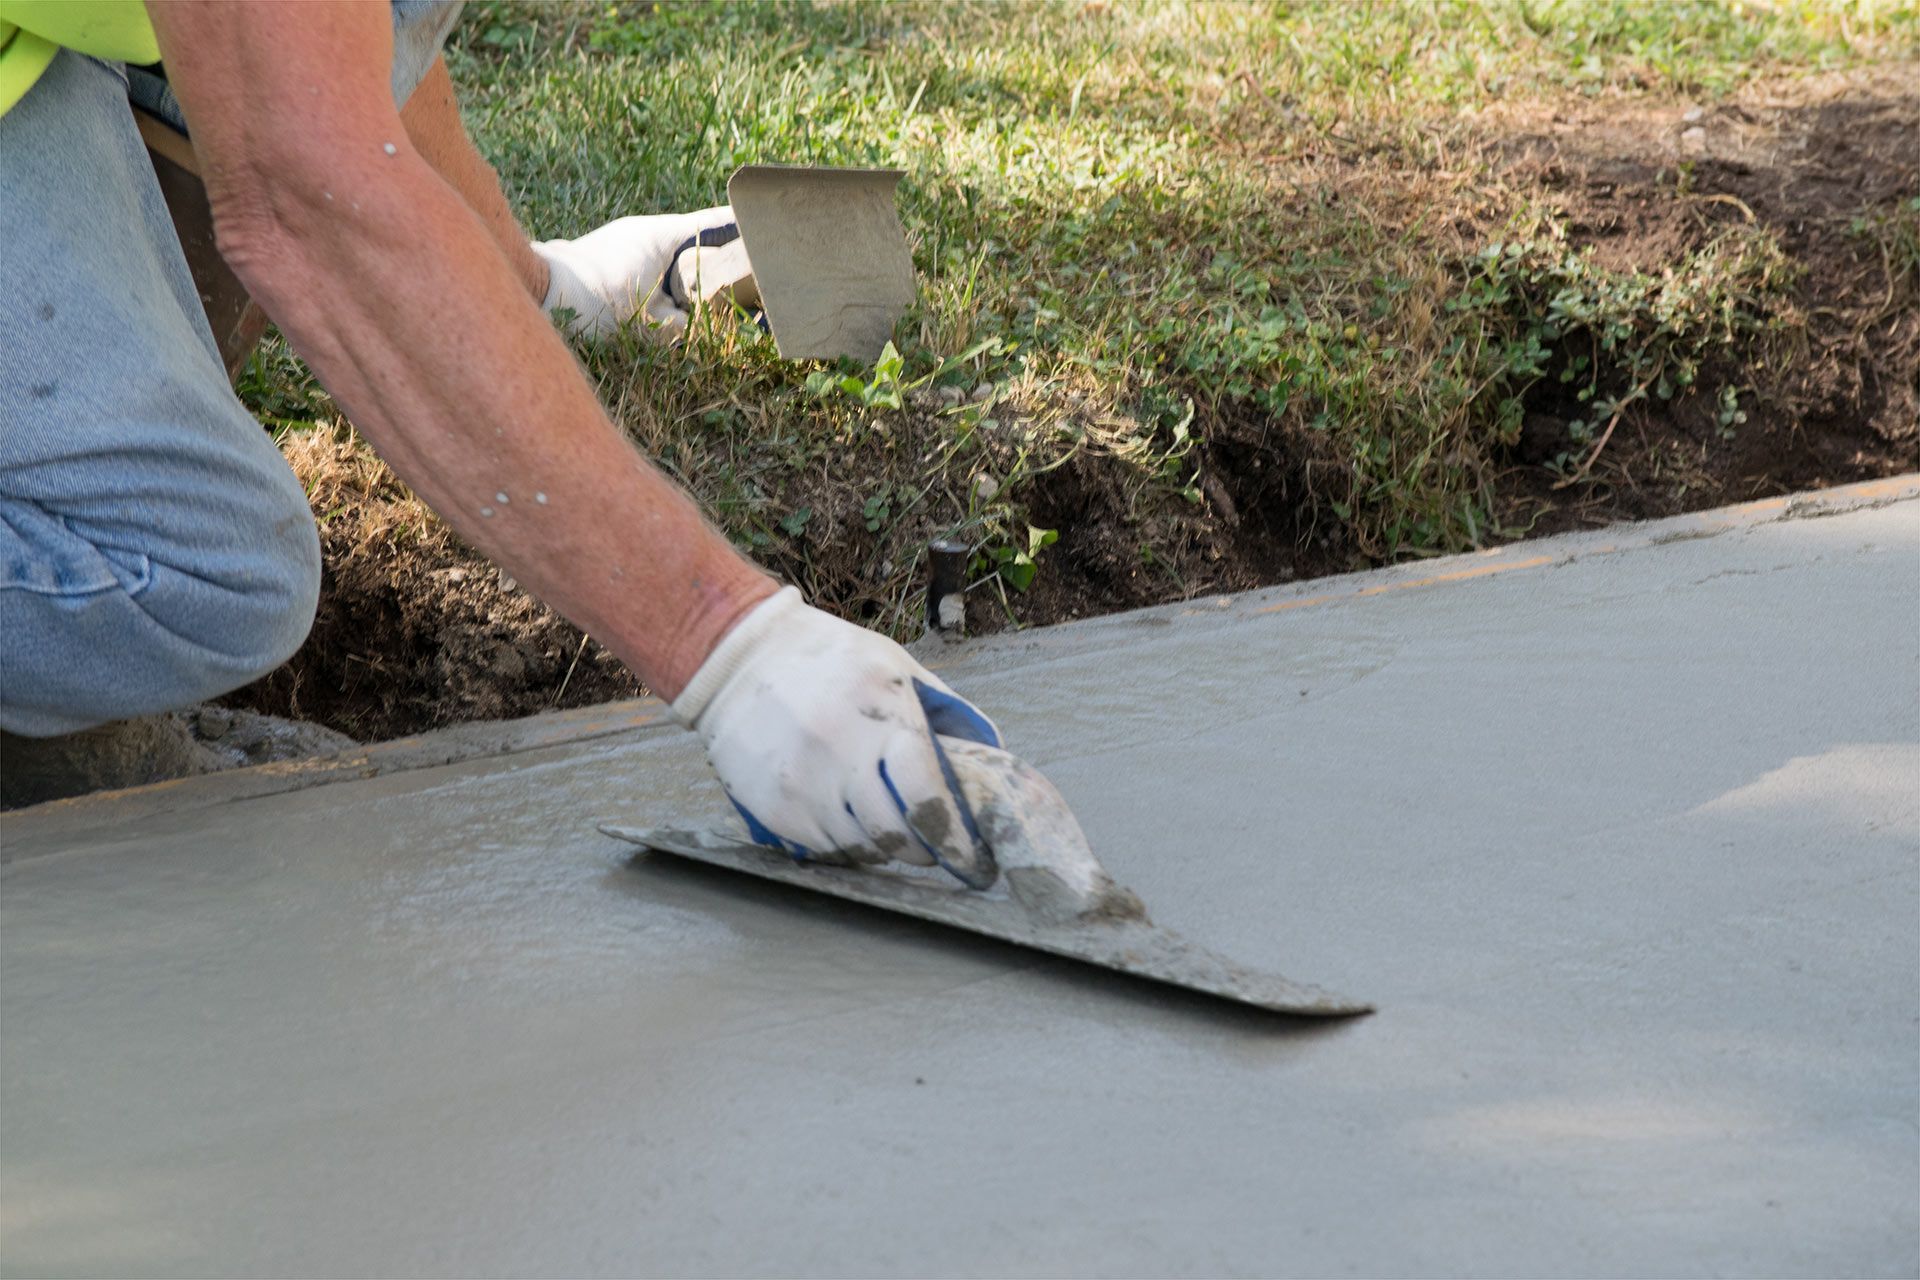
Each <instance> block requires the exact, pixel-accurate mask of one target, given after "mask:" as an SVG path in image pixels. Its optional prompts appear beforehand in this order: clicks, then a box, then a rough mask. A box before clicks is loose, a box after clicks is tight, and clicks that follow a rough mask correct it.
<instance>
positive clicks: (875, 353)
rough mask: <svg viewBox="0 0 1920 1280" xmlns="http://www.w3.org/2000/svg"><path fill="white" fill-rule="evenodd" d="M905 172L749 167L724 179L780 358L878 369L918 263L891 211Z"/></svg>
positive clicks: (910, 294)
mask: <svg viewBox="0 0 1920 1280" xmlns="http://www.w3.org/2000/svg"><path fill="white" fill-rule="evenodd" d="M900 173H901V171H900V170H898V169H825V168H815V167H809V166H796V165H774V164H750V165H745V166H743V167H742V168H740V169H738V170H737V171H735V173H734V175H733V177H731V178H729V179H728V180H727V200H728V202H729V203H730V204H732V206H733V216H734V220H735V221H736V222H738V223H739V224H740V237H741V239H742V240H744V241H745V242H746V249H747V253H748V254H749V255H750V256H751V257H752V260H753V278H754V280H755V282H756V283H757V284H758V285H759V289H760V303H761V306H762V307H763V308H764V309H765V311H766V315H767V324H768V327H770V328H771V329H772V330H773V340H774V344H775V345H776V346H778V347H779V349H780V354H781V356H782V357H783V358H785V359H788V360H806V359H821V360H833V359H837V358H838V357H840V356H852V357H853V358H854V359H856V360H859V361H860V362H861V363H863V364H872V363H873V362H874V360H876V359H878V358H879V355H880V352H881V351H882V350H883V349H884V348H885V347H886V345H887V343H888V342H889V341H890V340H891V339H892V337H893V326H894V324H895V322H896V321H898V320H899V319H900V317H901V315H902V314H904V313H905V311H906V309H907V308H908V307H909V306H911V305H912V303H913V298H914V280H913V255H912V254H911V253H909V252H908V250H907V237H906V233H905V232H904V231H902V230H901V228H900V215H899V214H898V213H896V212H895V211H894V207H893V189H894V187H896V186H897V185H899V182H900Z"/></svg>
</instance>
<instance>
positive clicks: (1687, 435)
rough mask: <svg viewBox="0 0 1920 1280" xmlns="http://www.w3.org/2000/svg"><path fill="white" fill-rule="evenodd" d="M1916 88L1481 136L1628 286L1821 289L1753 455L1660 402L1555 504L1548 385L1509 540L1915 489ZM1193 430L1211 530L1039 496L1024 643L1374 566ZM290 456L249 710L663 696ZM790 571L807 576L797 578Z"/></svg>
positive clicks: (1780, 90) (1078, 479) (1857, 80)
mask: <svg viewBox="0 0 1920 1280" xmlns="http://www.w3.org/2000/svg"><path fill="white" fill-rule="evenodd" d="M1916 84H1920V69H1916V68H1915V67H1913V66H1911V65H1908V66H1894V67H1885V68H1873V69H1867V70H1863V71H1856V72H1851V73H1845V74H1834V75H1827V76H1816V77H1811V78H1803V79H1796V80H1780V81H1773V82H1758V83H1756V84H1754V85H1751V86H1749V87H1748V89H1747V90H1745V91H1743V92H1742V93H1740V94H1738V95H1735V96H1734V97H1733V98H1732V99H1729V100H1727V101H1724V102H1722V103H1720V104H1718V105H1716V106H1712V107H1708V108H1704V109H1697V108H1693V107H1692V106H1690V104H1688V103H1686V102H1684V101H1678V100H1675V101H1668V102H1665V103H1659V104H1653V105H1635V106H1631V107H1628V108H1626V109H1623V108H1622V106H1621V104H1619V103H1617V102H1608V103H1598V102H1596V103H1593V104H1591V105H1582V106H1575V107H1568V106H1566V105H1565V104H1562V105H1561V106H1560V107H1559V108H1557V109H1556V111H1555V112H1554V113H1553V114H1549V115H1542V114H1541V112H1540V110H1539V109H1538V108H1537V107H1534V108H1524V109H1522V108H1516V109H1514V110H1513V111H1511V112H1506V113H1503V112H1500V111H1490V112H1487V113H1485V115H1484V117H1483V119H1482V120H1481V121H1480V122H1479V124H1478V125H1477V126H1476V127H1477V128H1478V129H1479V130H1480V132H1481V135H1482V137H1481V139H1480V142H1481V146H1482V150H1483V154H1486V155H1488V156H1490V157H1492V158H1493V162H1494V173H1495V178H1496V180H1497V181H1498V182H1500V183H1504V184H1506V185H1507V186H1508V187H1511V188H1515V189H1526V190H1529V191H1531V192H1534V193H1538V194H1543V195H1545V196H1546V197H1547V198H1549V199H1550V200H1551V201H1553V202H1554V203H1555V204H1557V206H1558V207H1559V208H1560V209H1561V210H1562V211H1563V212H1564V214H1565V216H1566V219H1567V222H1568V224H1569V226H1570V228H1571V231H1572V237H1573V241H1574V243H1575V245H1576V246H1578V245H1591V246H1593V248H1594V251H1595V254H1596V256H1597V257H1598V258H1600V259H1601V260H1602V261H1603V262H1604V263H1606V264H1608V265H1617V266H1623V267H1625V266H1649V265H1657V264H1659V263H1662V262H1668V261H1673V260H1675V259H1676V258H1677V257H1679V256H1680V255H1681V254H1683V253H1685V252H1687V251H1688V250H1690V249H1694V248H1698V247H1700V246H1702V245H1704V244H1706V243H1707V242H1708V241H1709V240H1711V239H1712V238H1713V236H1714V235H1715V233H1716V231H1717V230H1719V229H1721V228H1723V227H1724V226H1725V225H1726V224H1728V223H1729V222H1731V221H1734V220H1750V221H1752V222H1755V223H1757V224H1759V225H1761V226H1763V227H1765V228H1767V229H1770V230H1772V231H1773V232H1774V233H1775V234H1776V235H1777V236H1778V238H1779V240H1780V243H1781V245H1782V247H1783V249H1784V250H1785V251H1786V253H1787V255H1788V256H1789V257H1790V258H1792V259H1793V260H1795V261H1796V262H1797V263H1798V264H1799V265H1800V266H1801V268H1802V269H1803V273H1802V275H1801V277H1800V279H1799V281H1798V283H1797V285H1796V286H1795V290H1796V292H1795V297H1794V300H1793V301H1794V316H1793V323H1791V324H1790V325H1788V326H1787V329H1786V331H1785V332H1783V333H1781V334H1779V335H1777V337H1776V338H1775V339H1774V340H1773V341H1772V342H1771V345H1770V346H1768V347H1767V348H1766V349H1765V350H1761V351H1758V352H1747V353H1740V354H1738V355H1732V354H1730V355H1729V356H1728V357H1726V359H1725V361H1724V367H1722V368H1719V369H1717V370H1714V371H1712V372H1713V373H1714V376H1715V379H1716V380H1719V381H1723V382H1731V383H1734V384H1736V385H1739V386H1742V387H1743V388H1747V389H1750V394H1743V395H1742V396H1741V403H1742V406H1743V407H1745V408H1746V409H1747V412H1748V421H1747V422H1745V423H1744V424H1742V425H1741V426H1740V427H1739V428H1738V430H1737V431H1734V432H1732V433H1730V434H1729V433H1727V432H1724V431H1723V430H1721V428H1720V425H1719V423H1718V421H1717V419H1716V414H1715V406H1714V405H1713V404H1712V403H1710V398H1709V397H1706V396H1693V397H1690V398H1685V399H1677V400H1674V401H1671V402H1659V401H1653V400H1643V401H1641V402H1639V403H1638V404H1636V405H1634V406H1633V407H1631V408H1630V409H1629V410H1628V411H1627V412H1626V413H1624V414H1623V415H1622V418H1621V421H1620V423H1619V425H1618V428H1617V430H1616V432H1615V434H1614V435H1613V437H1612V438H1611V440H1610V441H1609V443H1608V446H1607V448H1606V450H1605V451H1604V454H1603V455H1602V457H1601V459H1600V461H1599V463H1598V465H1597V466H1596V467H1595V468H1594V470H1593V473H1592V475H1591V476H1590V477H1589V478H1588V479H1587V480H1586V481H1584V482H1583V483H1582V484H1580V485H1578V486H1574V487H1568V488H1557V487H1556V480H1557V479H1558V477H1557V476H1556V474H1555V473H1553V472H1551V471H1550V470H1549V469H1548V468H1547V467H1546V465H1545V463H1546V462H1547V461H1548V460H1549V459H1550V458H1551V456H1552V454H1553V452H1554V451H1555V450H1556V449H1558V448H1562V447H1564V441H1565V440H1566V418H1568V417H1570V416H1573V412H1574V406H1570V405H1562V404H1558V403H1556V402H1555V400H1554V398H1553V397H1554V395H1555V394H1556V393H1557V388H1556V387H1553V386H1547V385H1543V386H1542V387H1541V388H1540V389H1539V393H1538V395H1537V397H1530V399H1529V415H1528V418H1527V421H1526V427H1525V430H1524V431H1523V434H1522V438H1521V440H1520V442H1519V444H1518V445H1517V446H1516V447H1515V448H1514V449H1513V451H1512V456H1511V458H1510V459H1509V461H1510V463H1511V471H1510V472H1509V473H1508V474H1506V475H1505V476H1503V477H1502V478H1501V483H1500V492H1501V495H1502V502H1503V504H1504V509H1503V510H1502V511H1500V512H1499V513H1498V514H1499V516H1500V519H1501V523H1502V524H1503V525H1506V526H1510V527H1514V528H1525V529H1528V530H1529V531H1531V532H1533V533H1536V534H1538V533H1548V532H1556V531H1561V530H1566V529H1573V528H1585V527H1592V526H1596V525H1601V524H1606V523H1609V522H1613V521H1618V520H1631V519H1645V518H1652V517H1658V516H1663V515H1671V514H1676V513H1679V512H1683V511H1688V510H1697V509H1700V508H1703V507H1709V506H1715V505H1720V504H1723V503H1728V502H1738V501H1743V500H1747V499H1752V498H1756V497H1762V496H1766V495H1770V494H1778V493H1784V492H1790V491H1794V490H1800V489H1809V488H1819V487H1822V486H1826V485H1834V484H1844V483H1850V482H1854V481H1859V480H1865V479H1870V478H1874V477H1879V476H1887V475H1895V474H1899V473H1902V472H1905V471H1910V470H1914V469H1916V468H1920V278H1917V277H1920V271H1917V270H1914V269H1912V268H1910V267H1909V268H1906V269H1903V268H1902V267H1901V265H1900V264H1898V263H1896V262H1894V261H1892V260H1890V259H1888V258H1887V257H1885V256H1883V255H1882V254H1881V253H1880V252H1879V251H1878V250H1876V249H1875V248H1874V247H1873V244H1872V242H1871V241H1870V240H1867V239H1864V238H1862V237H1860V236H1858V235H1854V234H1850V233H1849V227H1850V225H1851V223H1852V221H1853V220H1854V219H1855V218H1856V217H1857V216H1859V214H1860V212H1861V210H1862V209H1863V208H1865V209H1881V210H1891V209H1893V208H1895V207H1896V206H1897V205H1898V204H1899V202H1901V201H1904V200H1910V199H1912V198H1914V197H1915V196H1916V195H1920V145H1916V144H1915V137H1916V131H1917V130H1920V92H1917V91H1916V89H1915V85H1916ZM1467 230H1468V231H1470V232H1472V233H1475V234H1477V233H1479V232H1480V231H1481V230H1482V229H1480V228H1468V229H1467ZM1536 401H1537V402H1536ZM1195 433H1196V435H1198V436H1200V437H1201V438H1202V439H1204V440H1205V441H1206V442H1207V443H1206V445H1205V446H1204V447H1205V448H1206V450H1207V461H1208V463H1209V464H1210V465H1209V466H1208V467H1207V468H1205V471H1206V473H1207V475H1208V476H1209V478H1208V479H1207V480H1206V481H1204V486H1205V497H1206V502H1205V503H1204V504H1202V506H1200V507H1197V508H1196V507H1191V506H1188V505H1187V504H1184V503H1180V504H1165V505H1163V506H1160V507H1153V506H1148V507H1147V508H1145V509H1143V507H1142V504H1141V501H1140V496H1139V495H1138V494H1137V493H1134V492H1129V491H1128V490H1127V489H1126V488H1125V487H1124V482H1123V481H1122V480H1121V479H1120V478H1118V477H1116V476H1115V474H1114V473H1113V471H1112V470H1111V469H1105V470H1103V469H1102V468H1101V467H1100V466H1099V465H1098V464H1097V460H1095V459H1092V458H1076V459H1075V460H1074V461H1073V462H1071V463H1069V464H1068V465H1066V466H1063V467H1061V468H1059V469H1057V470H1055V471H1053V472H1051V473H1049V474H1047V475H1045V476H1043V477H1040V478H1039V479H1038V480H1036V481H1034V482H1033V487H1032V488H1031V489H1030V490H1028V491H1027V493H1026V501H1027V503H1028V506H1029V510H1030V512H1031V516H1032V519H1033V521H1034V523H1036V524H1038V525H1040V526H1042V527H1051V528H1057V529H1059V530H1061V531H1062V532H1061V540H1060V542H1059V543H1058V544H1057V545H1055V546H1054V547H1052V548H1049V549H1048V551H1047V561H1046V565H1047V569H1046V572H1045V573H1044V574H1042V575H1041V576H1040V578H1039V580H1038V581H1037V582H1036V584H1035V587H1034V589H1033V591H1032V592H1031V593H1029V594H1028V595H1026V596H1024V597H1021V598H1020V599H1019V602H1018V604H1019V607H1018V616H1019V620H1020V621H1021V622H1022V623H1024V624H1044V623H1050V622H1057V621H1064V620H1067V619H1071V618H1075V617H1084V616H1089V615H1093V614H1099V613H1105V612H1111V611H1114V610H1119V609H1125V608H1131V607H1136V606H1140V605H1147V604H1153V603H1159V602H1163V601H1167V600H1171V599H1179V598H1184V597H1187V596H1192V595H1197V594H1201V593H1203V592H1213V591H1235V590H1244V589H1247V588H1251V587H1255V586H1260V585H1267V584H1272V583H1275V582H1283V581H1288V580H1292V579H1296V578H1303V577H1311V576H1314V575H1316V574H1321V573H1326V572H1333V571H1340V570H1344V569H1349V568H1354V567H1357V565H1356V553H1355V552H1354V550H1353V548H1351V547H1350V546H1347V545H1345V544H1344V542H1343V540H1342V537H1341V534H1340V529H1339V526H1338V522H1337V521H1335V520H1334V519H1333V518H1332V517H1331V516H1329V515H1328V514H1327V513H1326V512H1325V511H1324V510H1323V509H1321V507H1320V505H1319V503H1318V502H1317V501H1316V498H1315V493H1316V488H1315V485H1314V483H1313V479H1314V475H1315V471H1316V468H1320V467H1338V466H1339V465H1341V464H1340V462H1339V460H1338V459H1331V458H1325V457H1320V456H1318V455H1317V454H1316V452H1315V449H1316V445H1315V443H1314V442H1313V441H1312V440H1308V439H1289V438H1286V436H1285V434H1284V433H1283V432H1280V431H1278V430H1276V429H1275V428H1274V424H1272V423H1263V422H1259V421H1251V420H1249V421H1244V422H1237V421H1218V422H1213V423H1196V424H1195ZM288 453H289V457H290V459H291V460H292V462H293V464H294V467H295V469H296V471H298V472H299V473H300V475H301V477H302V479H303V480H305V481H306V482H307V484H308V488H309V492H310V493H311V495H312V498H313V505H314V509H315V512H316V515H317V516H318V517H319V518H320V520H321V533H322V541H323V545H324V548H325V555H326V565H327V571H326V584H325V587H324V590H323V596H322V600H321V604H320V610H319V616H318V620H317V621H316V624H315V627H314V630H313V634H312V637H311V638H310V639H309V640H308V642H307V644H306V646H305V647H304V648H303V649H302V650H301V651H300V653H299V654H298V655H296V656H295V658H294V659H293V660H292V661H291V662H290V663H289V664H287V665H286V666H285V667H283V668H282V669H281V670H279V671H276V672H275V673H273V674H272V675H271V676H269V677H268V678H266V679H265V680H263V681H261V682H259V683H258V684H256V685H253V686H251V687H249V688H247V689H245V690H242V691H240V692H239V693H237V694H235V695H233V696H232V697H231V698H229V699H228V701H229V703H230V704H232V705H235V706H242V707H247V708H251V709H254V710H258V711H263V712H268V713H272V714H276V715H283V716H291V717H295V718H300V719H306V720H312V721H317V722H319V723H321V724H324V725H326V726H328V727H330V728H333V729H335V730H338V731H340V732H342V733H345V734H348V735H350V736H352V737H354V738H356V739H360V740H362V741H371V740H378V739H384V738H391V737H397V736H402V735H405V734H408V733H413V732H418V731H421V730H425V729H429V728H434V727H438V726H441V725H445V724H449V723H454V722H458V721H464V720H475V719H490V718H499V717H507V716H517V715H525V714H530V713H533V712H537V711H541V710H545V709H549V708H556V707H572V706H579V705H585V704H589V703H593V702H599V701H604V700H607V699H611V698H616V697H623V696H630V695H633V694H636V693H638V692H641V691H642V690H641V686H640V684H639V682H638V681H637V680H635V679H634V677H633V676H631V675H630V674H629V673H627V672H626V671H625V669H624V668H623V667H621V665H620V664H619V663H618V662H617V661H616V660H614V659H613V658H612V657H611V655H609V654H607V653H606V652H605V651H603V650H601V649H600V648H599V646H598V645H597V644H595V643H593V642H592V641H590V640H586V639H584V638H583V637H582V636H581V634H580V633H579V632H578V631H577V630H575V629H574V628H573V627H571V626H570V625H568V624H566V623H564V622H562V621H561V620H560V619H558V618H557V617H555V616H554V615H553V614H552V613H551V612H550V611H548V610H547V609H545V608H544V607H543V606H542V605H540V603H539V602H538V601H536V600H534V599H533V598H532V597H530V596H528V595H527V594H526V593H525V592H524V591H522V590H520V589H519V588H518V586H517V585H516V584H514V583H512V582H511V581H510V580H507V579H504V578H503V577H502V576H501V575H500V573H499V571H498V570H496V569H494V568H493V567H492V566H490V565H488V564H487V563H486V562H485V561H484V560H482V559H480V558H479V557H478V556H477V555H475V554H474V553H473V552H471V551H470V550H468V549H467V548H466V547H464V546H463V545H462V544H460V543H459V542H458V540H457V539H455V538H454V537H453V536H452V535H451V534H450V533H449V532H448V531H447V530H445V529H444V528H443V527H442V526H440V525H439V524H438V523H437V522H436V521H434V520H433V519H432V518H431V516H430V515H429V514H428V513H427V512H426V510H425V509H424V508H423V507H422V506H421V505H420V504H419V503H418V502H417V500H415V499H413V498H412V497H411V496H410V495H409V494H408V493H407V492H406V491H405V489H404V488H403V487H402V486H400V485H399V484H398V482H397V481H395V480H394V479H393V477H392V476H391V475H390V474H388V473H385V471H384V468H380V467H378V465H377V464H374V463H372V462H371V460H370V459H369V458H368V457H367V455H366V454H365V453H364V451H362V450H359V449H357V448H355V447H354V445H353V444H352V443H351V441H350V440H347V439H343V438H340V437H338V436H335V435H332V434H329V433H327V432H324V431H318V432H313V433H310V434H309V435H306V436H303V437H299V438H297V439H296V440H295V441H293V442H292V443H291V444H290V445H289V446H288ZM849 492H857V490H855V489H850V490H849ZM830 514H831V513H829V512H825V511H823V512H822V513H821V514H820V516H818V517H816V518H817V519H820V520H822V521H823V522H824V521H825V520H826V518H827V517H828V516H829V515H830ZM847 514H848V515H849V519H850V520H854V519H856V518H857V517H856V516H855V513H852V512H849V513H847ZM1142 522H1153V523H1154V529H1153V532H1154V535H1155V536H1154V537H1153V538H1152V539H1151V541H1152V542H1153V543H1154V544H1155V545H1157V546H1161V547H1163V548H1169V550H1168V551H1166V552H1165V553H1164V554H1162V555H1160V556H1158V557H1156V558H1154V559H1152V560H1147V559H1144V558H1143V557H1142V555H1141V552H1140V548H1141V546H1142V545H1143V541H1146V539H1143V537H1142V535H1141V526H1142ZM773 567H774V568H775V569H777V570H780V571H782V572H787V573H790V574H791V573H793V572H794V571H795V570H796V569H797V568H798V567H799V566H797V565H791V564H785V563H782V562H781V561H780V560H779V559H778V558H777V557H776V558H775V561H774V563H773ZM985 594H986V593H976V597H975V598H974V599H973V600H972V602H971V611H972V617H971V619H970V622H971V625H972V626H973V627H974V629H976V630H993V629H996V628H998V627H1000V626H1004V625H1006V621H1007V620H1006V614H1005V611H1004V610H1003V609H1002V608H1001V607H1000V605H999V604H998V602H997V601H995V600H993V599H991V598H990V597H989V598H980V597H981V596H984V595H985Z"/></svg>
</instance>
